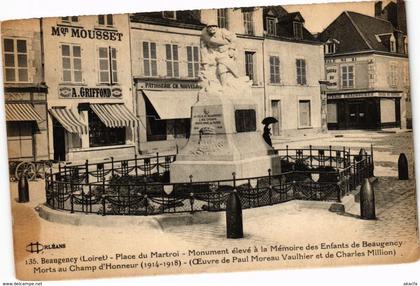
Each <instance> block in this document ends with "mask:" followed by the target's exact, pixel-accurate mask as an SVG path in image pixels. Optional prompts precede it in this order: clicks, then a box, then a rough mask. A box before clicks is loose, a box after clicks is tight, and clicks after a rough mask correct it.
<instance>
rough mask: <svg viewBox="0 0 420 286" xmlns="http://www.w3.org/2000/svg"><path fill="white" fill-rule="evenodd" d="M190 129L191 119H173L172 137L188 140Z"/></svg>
mask: <svg viewBox="0 0 420 286" xmlns="http://www.w3.org/2000/svg"><path fill="white" fill-rule="evenodd" d="M190 129H191V119H189V118H185V119H175V120H174V137H175V138H189V137H190Z"/></svg>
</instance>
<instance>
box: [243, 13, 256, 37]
mask: <svg viewBox="0 0 420 286" xmlns="http://www.w3.org/2000/svg"><path fill="white" fill-rule="evenodd" d="M243 14H244V28H245V30H244V32H245V34H247V35H254V22H253V19H252V18H253V12H252V11H246V12H243Z"/></svg>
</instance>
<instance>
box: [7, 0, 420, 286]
mask: <svg viewBox="0 0 420 286" xmlns="http://www.w3.org/2000/svg"><path fill="white" fill-rule="evenodd" d="M406 18H407V17H406V5H405V3H404V1H402V0H395V1H376V2H373V1H369V2H349V3H328V4H316V5H309V4H307V5H280V4H279V5H273V6H256V7H233V8H218V9H217V8H216V9H202V10H177V11H159V12H156V11H154V12H135V11H133V12H132V13H127V14H104V15H88V16H76V15H57V17H44V18H34V19H27V20H11V21H5V22H3V23H2V25H1V49H2V63H3V64H2V72H3V88H4V98H5V113H6V118H5V119H6V126H7V144H8V158H9V178H10V199H11V202H12V217H13V237H14V238H13V240H14V254H15V267H16V276H17V278H18V279H21V280H33V281H34V280H35V281H38V280H61V279H75V278H103V277H115V276H133V275H155V274H176V273H201V272H225V271H247V270H269V269H284V268H297V267H331V266H346V265H367V264H396V263H408V262H414V261H417V260H418V259H419V251H420V248H419V232H418V209H417V205H416V189H415V174H414V148H413V133H412V125H413V124H412V118H413V117H412V107H411V103H412V100H411V98H412V95H411V89H410V72H409V70H410V68H409V39H408V34H407V22H406Z"/></svg>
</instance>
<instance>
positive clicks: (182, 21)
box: [130, 10, 205, 30]
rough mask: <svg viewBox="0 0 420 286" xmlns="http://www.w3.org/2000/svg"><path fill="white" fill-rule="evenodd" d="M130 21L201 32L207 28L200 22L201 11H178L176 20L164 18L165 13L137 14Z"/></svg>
mask: <svg viewBox="0 0 420 286" xmlns="http://www.w3.org/2000/svg"><path fill="white" fill-rule="evenodd" d="M171 12H173V11H171ZM130 20H131V21H132V22H141V23H148V24H157V25H163V26H174V27H182V28H189V29H196V30H201V29H203V28H204V27H205V25H204V24H203V23H201V22H200V10H183V11H176V19H168V18H164V17H163V12H147V13H135V14H132V15H131V16H130Z"/></svg>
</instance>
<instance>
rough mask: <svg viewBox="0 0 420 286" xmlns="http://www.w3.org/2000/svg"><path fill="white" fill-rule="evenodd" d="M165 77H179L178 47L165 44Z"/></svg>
mask: <svg viewBox="0 0 420 286" xmlns="http://www.w3.org/2000/svg"><path fill="white" fill-rule="evenodd" d="M165 46H166V76H168V77H179V61H178V45H171V44H166V45H165Z"/></svg>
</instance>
